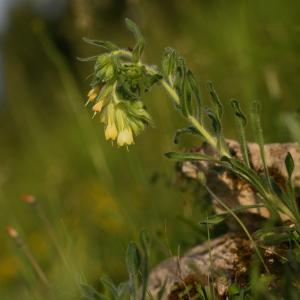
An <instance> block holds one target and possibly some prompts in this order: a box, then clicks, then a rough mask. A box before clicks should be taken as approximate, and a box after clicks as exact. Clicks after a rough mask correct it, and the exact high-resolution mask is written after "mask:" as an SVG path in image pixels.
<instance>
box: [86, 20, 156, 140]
mask: <svg viewBox="0 0 300 300" xmlns="http://www.w3.org/2000/svg"><path fill="white" fill-rule="evenodd" d="M126 25H127V27H128V29H129V30H130V31H131V32H132V33H133V35H134V37H135V39H136V45H135V46H134V48H133V50H132V51H129V50H126V49H121V48H119V47H118V46H117V45H115V44H113V43H111V42H108V41H98V40H90V39H86V38H85V39H84V41H85V42H87V43H89V44H91V45H93V46H96V47H100V48H104V49H105V50H106V52H105V53H102V54H100V55H98V56H94V57H89V58H84V59H81V60H83V61H94V62H95V64H94V72H93V80H92V82H91V90H90V91H89V93H88V95H87V96H88V103H90V102H93V103H94V104H93V108H92V109H93V112H94V116H96V115H99V116H100V120H101V122H102V123H104V125H105V138H106V139H107V140H112V141H114V140H116V141H117V144H118V145H119V146H127V145H131V144H133V143H134V139H133V138H134V136H136V135H138V134H139V133H140V132H141V131H143V130H144V129H145V127H146V126H147V125H151V124H152V119H151V116H150V115H149V113H148V112H147V111H146V109H145V105H144V103H143V102H142V100H141V98H142V95H143V94H144V93H145V92H148V91H149V90H150V89H151V87H152V86H153V85H154V84H156V83H157V82H159V81H160V80H161V79H162V75H161V74H160V73H159V72H158V71H156V70H155V69H153V68H152V67H150V66H147V65H145V64H143V63H142V62H141V55H142V52H143V49H144V44H145V41H144V38H143V36H142V34H141V32H140V30H139V29H138V27H137V26H136V24H135V23H134V22H132V21H131V20H128V19H127V20H126Z"/></svg>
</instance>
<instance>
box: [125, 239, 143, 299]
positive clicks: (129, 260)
mask: <svg viewBox="0 0 300 300" xmlns="http://www.w3.org/2000/svg"><path fill="white" fill-rule="evenodd" d="M140 265H141V255H140V252H139V249H138V247H137V245H136V243H134V242H130V243H129V245H128V247H127V253H126V266H127V270H128V274H129V284H130V294H131V295H132V299H133V300H137V292H138V286H139V268H140Z"/></svg>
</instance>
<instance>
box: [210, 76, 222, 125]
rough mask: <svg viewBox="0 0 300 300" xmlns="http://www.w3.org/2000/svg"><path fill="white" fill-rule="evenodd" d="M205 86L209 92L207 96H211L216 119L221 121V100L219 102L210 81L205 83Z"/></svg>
mask: <svg viewBox="0 0 300 300" xmlns="http://www.w3.org/2000/svg"><path fill="white" fill-rule="evenodd" d="M207 86H208V90H209V94H210V96H211V99H212V102H213V104H214V106H215V108H216V114H217V116H218V118H219V119H220V120H221V119H222V117H223V105H222V103H221V100H220V98H219V96H218V94H217V92H216V90H215V88H214V85H213V83H212V82H211V81H209V82H208V83H207Z"/></svg>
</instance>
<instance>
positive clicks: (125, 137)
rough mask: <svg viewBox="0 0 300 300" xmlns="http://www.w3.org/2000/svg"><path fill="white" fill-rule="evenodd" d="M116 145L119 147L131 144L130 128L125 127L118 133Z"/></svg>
mask: <svg viewBox="0 0 300 300" xmlns="http://www.w3.org/2000/svg"><path fill="white" fill-rule="evenodd" d="M117 143H118V145H119V146H121V147H122V146H124V145H131V144H133V135H132V130H131V128H130V127H125V128H124V129H123V130H122V131H120V132H119V134H118V140H117Z"/></svg>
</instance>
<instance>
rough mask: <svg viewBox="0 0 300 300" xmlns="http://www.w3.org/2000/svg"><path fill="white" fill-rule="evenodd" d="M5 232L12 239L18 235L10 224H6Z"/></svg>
mask: <svg viewBox="0 0 300 300" xmlns="http://www.w3.org/2000/svg"><path fill="white" fill-rule="evenodd" d="M7 233H8V235H9V236H10V237H11V238H13V239H15V238H17V237H18V236H19V234H18V232H17V230H16V229H15V228H14V227H12V226H7Z"/></svg>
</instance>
